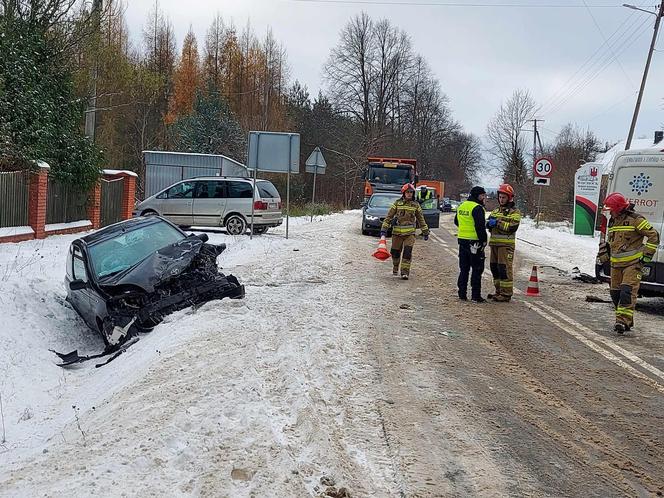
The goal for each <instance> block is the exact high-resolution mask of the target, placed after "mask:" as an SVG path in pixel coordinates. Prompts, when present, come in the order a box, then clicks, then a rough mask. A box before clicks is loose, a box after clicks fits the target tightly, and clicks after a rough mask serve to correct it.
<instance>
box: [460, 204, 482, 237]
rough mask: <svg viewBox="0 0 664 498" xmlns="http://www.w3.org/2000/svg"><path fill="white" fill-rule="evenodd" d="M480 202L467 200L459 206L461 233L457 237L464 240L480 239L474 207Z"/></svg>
mask: <svg viewBox="0 0 664 498" xmlns="http://www.w3.org/2000/svg"><path fill="white" fill-rule="evenodd" d="M477 206H479V204H478V203H477V202H475V201H465V202H463V203H461V205H460V206H459V207H458V208H457V214H456V215H457V222H458V223H459V234H458V235H457V237H458V238H459V239H462V240H479V237H478V236H477V231H476V230H475V219H474V218H473V209H475V208H476V207H477Z"/></svg>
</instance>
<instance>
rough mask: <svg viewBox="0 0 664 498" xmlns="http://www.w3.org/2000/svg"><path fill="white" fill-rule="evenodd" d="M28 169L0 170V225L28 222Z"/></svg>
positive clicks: (17, 225) (25, 224)
mask: <svg viewBox="0 0 664 498" xmlns="http://www.w3.org/2000/svg"><path fill="white" fill-rule="evenodd" d="M29 185H30V172H29V171H27V170H26V171H12V172H4V171H0V227H22V226H27V224H28V188H29Z"/></svg>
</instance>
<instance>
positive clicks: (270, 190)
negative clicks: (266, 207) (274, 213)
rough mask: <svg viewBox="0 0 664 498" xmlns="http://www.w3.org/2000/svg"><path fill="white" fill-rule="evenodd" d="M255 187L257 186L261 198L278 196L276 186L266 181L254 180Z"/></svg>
mask: <svg viewBox="0 0 664 498" xmlns="http://www.w3.org/2000/svg"><path fill="white" fill-rule="evenodd" d="M256 187H258V192H259V193H260V194H261V198H265V197H269V198H278V197H280V196H279V191H278V190H277V188H276V187H275V186H274V185H272V183H270V182H268V181H262V182H256Z"/></svg>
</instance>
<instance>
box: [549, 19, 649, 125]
mask: <svg viewBox="0 0 664 498" xmlns="http://www.w3.org/2000/svg"><path fill="white" fill-rule="evenodd" d="M648 21H649V18H645V19H644V20H643V22H642V23H641V24H640V25H639V26H638V28H637V29H636V30H635V31H633V32H632V34H631V35H630V36H629V38H628V39H627V40H626V41H625V43H624V44H623V45H622V47H620V48H619V49H618V52H616V56H618V55H622V54H623V53H624V52H625V51H626V50H627V49H628V48H629V47H631V46H632V45H634V43H635V42H636V41H637V40H638V39H639V38H641V37H642V36H643V35H644V33H646V32H645V31H643V30H642V29H641V28H642V27H643V26H644V25H645V24H646V23H647V22H648ZM609 55H611V54H609ZM610 65H611V57H608V58H605V59H604V60H603V62H602V63H601V65H600V67H599V68H598V69H597V70H596V71H595V72H594V73H589V75H588V76H587V77H586V78H585V79H584V80H583V81H581V82H580V83H579V84H578V85H577V86H576V87H575V88H574V89H573V90H572V93H570V94H569V96H567V97H566V98H564V99H563V100H562V101H560V102H559V103H558V104H556V105H555V106H554V107H553V108H552V109H550V110H549V111H548V114H553V113H555V112H557V111H559V110H560V109H561V108H562V107H563V106H565V104H567V103H568V102H569V101H570V100H571V99H572V98H573V97H575V96H576V95H578V94H579V93H580V92H581V91H583V90H584V89H585V88H586V87H587V86H588V85H590V83H592V82H593V81H594V80H595V79H596V78H597V77H598V76H599V75H600V74H601V73H602V72H603V71H604V70H605V69H606V68H607V67H609V66H610Z"/></svg>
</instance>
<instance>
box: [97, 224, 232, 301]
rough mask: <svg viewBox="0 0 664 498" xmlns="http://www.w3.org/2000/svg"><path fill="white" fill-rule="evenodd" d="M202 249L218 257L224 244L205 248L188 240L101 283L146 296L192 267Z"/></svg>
mask: <svg viewBox="0 0 664 498" xmlns="http://www.w3.org/2000/svg"><path fill="white" fill-rule="evenodd" d="M204 246H207V247H208V248H211V249H213V250H214V251H215V252H216V255H217V256H218V255H219V254H221V252H222V251H223V250H224V249H226V245H225V244H219V245H211V244H205V243H204V242H203V241H202V240H201V239H199V238H197V237H187V238H186V239H183V240H181V241H180V242H177V243H175V244H172V245H170V246H167V247H164V248H162V249H159V250H158V251H157V252H154V253H153V254H151V255H150V256H148V257H147V258H145V259H144V260H143V261H141V262H140V263H138V264H136V265H134V266H132V267H131V268H127V269H126V270H124V271H122V272H120V273H118V274H117V275H111V276H109V277H107V278H104V279H101V280H100V284H101V285H102V286H104V287H116V286H123V285H133V286H136V287H140V288H141V289H143V290H144V291H145V292H153V291H154V289H155V287H158V286H159V285H160V284H162V283H164V282H167V281H168V280H171V279H173V278H177V277H178V276H179V275H181V274H182V273H183V272H185V271H186V270H187V268H189V266H191V264H192V262H193V261H194V258H196V256H198V254H199V253H200V252H201V249H203V247H204Z"/></svg>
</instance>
